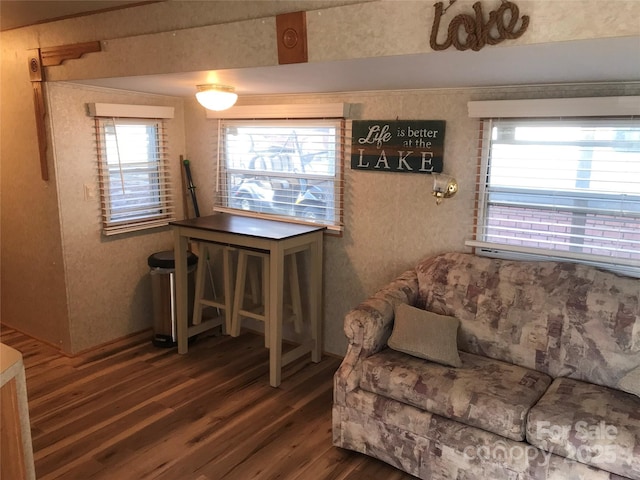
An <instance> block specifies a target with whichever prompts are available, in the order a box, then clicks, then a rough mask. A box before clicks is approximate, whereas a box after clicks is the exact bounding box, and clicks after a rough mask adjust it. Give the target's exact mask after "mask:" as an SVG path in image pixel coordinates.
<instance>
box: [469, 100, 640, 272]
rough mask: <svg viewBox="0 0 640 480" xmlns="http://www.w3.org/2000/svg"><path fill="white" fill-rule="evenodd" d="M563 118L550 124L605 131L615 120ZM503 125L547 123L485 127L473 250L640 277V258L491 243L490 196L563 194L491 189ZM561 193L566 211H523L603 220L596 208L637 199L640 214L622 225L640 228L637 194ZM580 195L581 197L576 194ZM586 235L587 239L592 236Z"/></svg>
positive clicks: (487, 123)
mask: <svg viewBox="0 0 640 480" xmlns="http://www.w3.org/2000/svg"><path fill="white" fill-rule="evenodd" d="M634 98H636V97H634ZM600 101H601V99H600ZM470 103H482V102H470ZM505 103H506V102H505ZM470 111H471V108H470ZM557 117H558V116H553V117H549V119H547V120H546V121H549V122H552V123H555V124H558V125H559V124H560V123H561V122H564V124H565V125H575V124H581V125H590V124H596V123H600V124H601V126H606V125H607V124H608V123H611V122H612V118H611V117H609V116H603V117H598V116H595V115H585V116H578V117H569V116H566V118H562V119H560V118H557ZM503 120H504V121H506V122H508V123H512V124H514V123H516V122H522V123H531V122H541V121H542V120H543V119H542V118H541V116H535V117H533V118H532V117H526V116H525V115H522V116H515V115H514V116H513V117H511V116H508V118H504V119H498V118H483V119H482V120H481V121H480V136H479V141H480V149H479V155H478V158H479V163H478V176H479V177H478V184H477V190H476V194H477V203H476V216H475V218H474V228H473V232H474V235H473V238H474V239H473V240H469V241H467V242H466V243H465V244H466V245H467V246H471V247H474V248H475V251H476V253H478V254H480V255H486V256H490V257H499V258H506V259H518V260H523V259H524V260H557V261H570V262H577V263H585V264H589V265H593V266H597V267H600V268H605V269H609V270H613V271H616V272H618V273H622V274H625V275H630V276H634V277H640V259H637V257H636V258H620V257H615V256H607V255H601V254H600V255H598V254H593V253H583V252H581V251H580V250H581V249H582V248H584V246H579V245H578V246H573V245H572V244H571V243H570V242H569V243H567V244H566V245H565V244H562V245H563V247H564V246H568V247H569V251H568V252H565V251H563V250H561V249H557V248H548V249H547V248H541V247H540V246H539V245H538V246H537V247H528V246H524V245H515V244H510V243H500V242H496V241H490V240H488V239H487V238H488V237H487V236H486V233H485V232H486V230H487V222H488V214H487V211H488V209H489V203H490V196H491V195H492V194H493V196H498V195H500V191H501V190H502V191H503V192H506V193H505V198H507V196H508V195H509V194H510V195H512V196H516V195H520V197H521V198H523V197H525V196H526V195H527V194H529V195H531V196H532V198H535V194H536V191H537V193H540V192H545V193H546V192H555V191H557V190H554V189H553V188H548V189H535V188H518V187H517V186H514V185H512V186H508V187H496V186H495V185H494V186H490V183H491V182H490V178H491V174H490V169H491V160H492V159H491V153H492V151H491V146H492V139H491V137H492V130H493V126H494V121H495V122H500V121H503ZM621 120H623V121H627V120H629V121H632V122H635V121H637V118H636V117H634V116H631V117H628V116H625V117H624V118H622V119H621ZM576 143H580V142H576ZM612 144H613V142H612ZM595 150H596V149H595V147H593V150H591V151H595ZM589 171H590V172H593V171H595V172H597V170H589ZM560 191H561V192H564V193H565V195H566V199H563V200H562V201H563V202H566V206H565V205H562V203H561V202H559V201H557V200H549V201H548V202H547V203H546V204H544V205H543V204H538V205H533V204H531V202H530V203H526V202H524V203H523V205H522V207H523V208H524V207H531V208H530V209H531V210H536V211H541V210H545V209H549V208H552V207H553V208H554V210H555V211H558V212H559V211H562V210H563V208H564V209H565V210H566V212H567V213H568V214H570V216H571V218H572V222H573V221H574V220H573V218H574V217H575V216H576V215H578V216H580V215H582V216H584V217H585V218H587V217H588V216H589V215H593V216H594V217H599V216H601V215H603V213H602V212H601V211H600V210H598V209H597V208H594V205H595V203H597V202H602V201H607V200H610V199H613V200H615V199H617V198H619V200H617V201H618V202H619V203H621V204H622V203H623V202H625V199H628V198H630V197H633V199H632V200H633V202H631V203H632V205H633V206H634V207H635V208H634V209H633V210H630V213H627V214H626V215H622V214H620V212H618V214H619V218H622V219H625V218H629V219H630V220H629V223H631V224H633V223H635V222H640V216H638V217H636V216H635V213H634V212H635V210H636V209H638V208H640V196H639V195H637V194H634V192H633V191H625V192H622V193H617V194H614V193H601V192H589V191H588V190H579V189H577V188H575V189H574V190H572V191H573V192H574V193H567V192H570V190H562V189H560ZM578 191H579V192H580V193H575V192H578ZM585 192H586V193H585ZM571 201H573V202H574V203H573V205H571V204H570V202H571ZM579 201H582V202H586V203H585V204H584V206H583V207H581V208H578V206H577V204H576V203H575V202H579ZM589 202H592V203H591V205H592V207H591V208H589V206H588V203H589ZM508 203H509V202H507V201H505V204H507V205H508ZM543 203H544V202H543ZM493 204H494V205H498V204H499V202H493ZM510 206H515V203H514V202H511V205H510ZM507 208H508V207H507ZM634 219H635V220H634ZM532 223H533V222H532ZM572 225H575V223H572ZM583 229H585V232H586V227H584V226H583ZM605 230H606V229H605V228H602V229H601V230H600V231H603V232H604V231H605ZM515 231H516V232H522V231H523V230H522V229H519V228H516V229H515ZM583 235H586V233H585V234H583ZM566 236H567V237H569V238H578V237H580V235H575V234H574V233H573V232H571V233H569V234H566ZM581 238H584V237H581ZM594 238H595V237H594ZM598 238H602V237H598ZM536 241H537V242H539V244H540V243H541V244H544V241H541V240H539V239H538V240H536ZM626 242H627V240H618V241H617V243H618V244H623V245H624V244H625V243H626ZM630 242H631V243H632V245H633V244H634V243H635V244H637V243H638V242H637V241H635V240H631V241H630ZM523 243H524V242H523ZM549 243H554V242H552V241H551V240H550V241H549ZM586 248H589V247H588V246H587V247H586ZM614 248H615V247H614ZM610 250H613V249H610ZM621 251H624V250H621ZM637 253H639V252H638V251H636V250H633V251H630V255H635V254H637Z"/></svg>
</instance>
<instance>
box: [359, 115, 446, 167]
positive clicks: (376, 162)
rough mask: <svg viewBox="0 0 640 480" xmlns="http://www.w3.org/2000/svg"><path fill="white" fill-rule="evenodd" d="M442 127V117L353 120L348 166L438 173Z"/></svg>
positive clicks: (442, 145)
mask: <svg viewBox="0 0 640 480" xmlns="http://www.w3.org/2000/svg"><path fill="white" fill-rule="evenodd" d="M444 130H445V122H444V120H395V121H393V120H354V121H353V127H352V138H353V141H352V143H351V168H352V169H356V170H373V171H379V172H399V173H440V172H442V160H443V156H444Z"/></svg>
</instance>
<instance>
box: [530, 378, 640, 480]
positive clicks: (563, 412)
mask: <svg viewBox="0 0 640 480" xmlns="http://www.w3.org/2000/svg"><path fill="white" fill-rule="evenodd" d="M527 440H528V442H529V443H530V444H532V445H534V446H536V447H538V448H540V449H543V450H546V451H548V452H551V453H554V454H557V455H560V456H563V457H566V458H570V459H573V460H576V461H579V462H581V463H585V464H587V465H592V466H594V467H597V468H600V469H602V470H606V471H608V472H611V473H615V474H617V475H623V476H625V477H628V478H633V479H640V398H638V397H636V396H634V395H631V394H628V393H625V392H621V391H619V390H615V389H611V388H608V387H602V386H599V385H594V384H591V383H586V382H581V381H578V380H573V379H569V378H557V379H556V380H554V382H553V383H552V385H551V386H550V387H549V389H548V390H547V392H546V393H545V394H544V395H543V396H542V398H541V399H540V400H539V401H538V403H537V404H536V405H535V406H534V407H533V408H532V409H531V411H530V412H529V418H528V421H527Z"/></svg>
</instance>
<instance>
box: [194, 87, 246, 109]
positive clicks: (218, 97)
mask: <svg viewBox="0 0 640 480" xmlns="http://www.w3.org/2000/svg"><path fill="white" fill-rule="evenodd" d="M197 88H198V92H197V93H196V99H197V100H198V102H199V103H200V105H202V106H203V107H204V108H206V109H208V110H216V111H220V110H226V109H227V108H231V107H232V106H233V104H234V103H236V100H238V94H237V93H235V91H234V88H233V87H228V86H226V85H198V86H197Z"/></svg>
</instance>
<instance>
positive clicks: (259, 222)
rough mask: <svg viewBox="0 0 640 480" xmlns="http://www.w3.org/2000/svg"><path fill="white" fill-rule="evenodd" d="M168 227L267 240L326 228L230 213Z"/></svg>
mask: <svg viewBox="0 0 640 480" xmlns="http://www.w3.org/2000/svg"><path fill="white" fill-rule="evenodd" d="M169 225H172V226H176V227H188V228H195V229H200V230H209V231H214V232H223V233H230V234H234V235H247V236H251V237H257V238H263V239H268V240H284V239H286V238H291V237H296V236H298V235H304V234H307V233H311V232H317V231H318V230H324V229H325V228H326V227H325V226H323V225H317V226H316V225H300V224H297V223H288V222H280V221H277V220H266V219H264V218H253V217H246V216H244V215H232V214H230V213H215V214H213V215H209V216H206V217H198V218H191V219H188V220H178V221H175V222H170V223H169Z"/></svg>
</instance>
